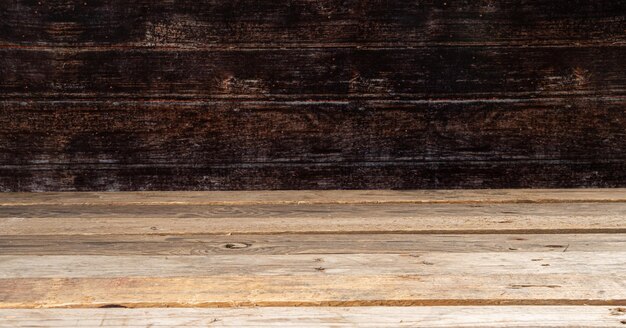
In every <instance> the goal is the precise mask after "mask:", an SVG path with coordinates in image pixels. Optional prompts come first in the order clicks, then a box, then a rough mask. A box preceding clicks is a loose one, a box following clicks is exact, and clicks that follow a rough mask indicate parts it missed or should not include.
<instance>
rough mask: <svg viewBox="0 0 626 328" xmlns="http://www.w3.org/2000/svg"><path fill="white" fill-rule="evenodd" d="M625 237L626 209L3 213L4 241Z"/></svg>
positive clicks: (337, 207) (13, 209)
mask: <svg viewBox="0 0 626 328" xmlns="http://www.w3.org/2000/svg"><path fill="white" fill-rule="evenodd" d="M346 232H350V233H357V232H367V233H374V232H395V233H563V232H568V233H574V232H586V233H593V232H602V233H609V232H610V233H619V232H626V203H617V202H616V203H541V204H517V203H514V204H331V205H323V204H317V205H246V206H208V205H204V206H200V205H193V206H184V205H149V206H148V205H144V206H137V205H124V206H122V205H117V206H110V205H92V206H79V205H67V206H53V205H37V206H3V207H1V208H0V235H76V234H190V233H193V234H263V233H265V234H277V233H346Z"/></svg>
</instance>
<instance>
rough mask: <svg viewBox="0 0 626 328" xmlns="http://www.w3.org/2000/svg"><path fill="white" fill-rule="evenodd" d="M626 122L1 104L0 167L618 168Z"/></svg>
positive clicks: (594, 115) (517, 112) (284, 108)
mask: <svg viewBox="0 0 626 328" xmlns="http://www.w3.org/2000/svg"><path fill="white" fill-rule="evenodd" d="M35 113H36V115H35ZM624 116H626V98H625V99H619V100H618V99H615V100H600V99H592V100H582V99H578V100H576V101H572V99H570V98H561V99H547V100H519V101H504V102H489V101H486V102H476V103H466V102H460V103H457V102H444V103H430V102H428V101H424V102H417V103H415V102H411V101H392V102H381V101H364V102H358V103H357V102H351V101H340V102H295V103H293V102H281V101H278V102H250V101H241V102H239V101H238V102H227V101H221V102H199V103H196V102H191V103H189V102H147V103H144V102H135V101H132V102H120V103H117V104H114V103H111V102H100V101H96V102H91V101H88V102H81V101H67V102H66V101H61V102H52V103H51V102H27V103H22V102H19V101H7V102H1V103H0V140H2V141H1V142H0V145H1V146H2V147H0V165H2V166H3V167H8V166H9V165H20V166H22V165H33V166H34V167H32V169H33V170H35V169H38V170H41V169H44V168H51V167H54V165H69V164H71V165H73V166H76V165H79V164H101V165H102V167H103V168H104V167H105V166H106V165H132V164H142V165H154V167H156V166H157V165H164V164H167V165H177V166H178V165H190V164H194V165H201V164H202V165H207V164H214V165H233V166H235V165H240V166H241V165H243V164H255V165H262V164H265V163H271V164H281V165H289V164H294V165H295V164H298V163H301V164H305V165H306V164H308V165H309V166H314V165H315V164H329V163H333V164H340V163H353V162H370V163H381V162H392V163H406V162H410V163H415V164H416V163H424V164H431V163H451V164H452V165H454V163H456V162H459V161H460V162H463V163H467V162H488V163H483V164H482V165H483V166H487V167H488V166H489V165H491V164H492V163H494V162H499V161H512V162H514V161H538V162H541V163H551V161H557V163H568V162H572V161H576V160H578V161H580V160H587V161H591V160H595V161H600V160H616V161H620V162H623V161H624V156H625V155H624V154H626V132H625V131H626V124H625V123H624V122H623V120H622V118H623V117H624ZM531 126H532V128H529V127H531ZM590 126H593V127H594V128H593V129H590V128H589V127H590ZM457 165H458V164H457ZM477 165H478V163H477ZM512 165H514V164H512ZM58 183H59V184H60V183H61V182H60V181H59V182H58Z"/></svg>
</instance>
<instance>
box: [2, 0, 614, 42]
mask: <svg viewBox="0 0 626 328" xmlns="http://www.w3.org/2000/svg"><path fill="white" fill-rule="evenodd" d="M0 9H2V10H0V20H1V21H2V22H3V26H2V30H0V31H1V34H0V41H2V42H4V43H6V44H16V45H20V46H31V47H42V46H43V47H46V46H116V47H122V46H123V47H141V46H146V47H155V46H167V47H194V48H195V47H203V46H204V47H224V46H235V47H241V46H252V47H305V46H307V47H328V46H331V47H337V46H345V45H352V46H354V45H355V44H356V45H360V44H364V45H371V44H374V45H378V46H382V45H384V46H398V47H406V46H417V45H431V44H442V45H449V44H461V45H475V44H477V45H484V44H499V45H509V46H511V45H517V46H524V45H552V46H559V45H568V46H569V45H588V44H602V45H606V44H618V45H622V44H623V43H624V42H625V41H626V37H625V35H624V30H623V24H624V11H625V10H626V5H625V4H624V3H623V2H622V1H567V0H552V1H541V0H533V1H524V2H519V1H515V0H502V1H497V2H493V1H478V2H476V1H467V0H464V1H448V2H441V1H436V0H428V1H420V2H418V3H416V2H414V1H409V0H394V1H363V0H350V1H339V0H319V1H311V0H277V1H252V0H244V1H236V2H232V1H220V0H210V1H194V0H184V1H175V2H171V1H164V0H159V1H148V0H137V1H133V2H132V3H129V2H127V1H121V0H107V1H98V2H84V3H72V4H70V3H50V2H44V1H41V2H37V1H25V0H20V1H5V2H2V3H1V6H0Z"/></svg>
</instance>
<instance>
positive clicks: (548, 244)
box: [0, 233, 626, 256]
mask: <svg viewBox="0 0 626 328" xmlns="http://www.w3.org/2000/svg"><path fill="white" fill-rule="evenodd" d="M624 249H626V235H624V234H592V233H584V234H460V235H458V234H457V235H453V234H445V235H441V234H380V233H372V234H356V233H350V234H322V235H319V234H289V235H280V234H275V235H258V234H257V235H198V234H192V235H111V234H100V235H72V236H69V237H68V236H67V235H36V236H33V235H9V236H7V235H2V236H0V255H107V256H125V255H180V256H184V255H243V254H247V255H253V254H256V255H290V254H291V255H293V254H361V253H368V254H381V256H383V255H382V254H414V255H415V254H421V253H424V252H456V253H477V254H478V253H488V252H511V253H517V252H538V253H540V252H565V251H567V252H593V251H596V252H608V251H623V250H624Z"/></svg>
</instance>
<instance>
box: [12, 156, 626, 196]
mask: <svg viewBox="0 0 626 328" xmlns="http://www.w3.org/2000/svg"><path fill="white" fill-rule="evenodd" d="M17 156H20V155H19V154H17ZM624 181H626V162H625V161H624V160H622V159H615V160H606V159H601V158H600V159H593V160H569V161H566V160H544V161H542V160H530V161H525V160H510V161H487V162H484V161H477V162H475V161H456V162H421V163H420V162H417V163H412V162H404V161H394V160H393V159H390V160H389V161H385V162H327V163H258V164H253V163H243V164H237V163H234V164H229V165H224V164H215V165H199V164H168V163H163V164H158V165H157V164H151V165H146V164H101V163H93V164H74V165H73V164H61V165H45V164H43V165H41V164H37V165H22V164H20V165H4V166H0V191H3V192H6V191H30V192H32V191H38V192H39V191H137V190H151V191H156V190H259V189H263V190H267V189H271V190H276V189H287V190H292V189H419V188H423V189H437V188H454V189H457V188H468V189H473V188H474V189H475V188H577V187H585V188H590V187H602V188H609V187H624Z"/></svg>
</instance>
